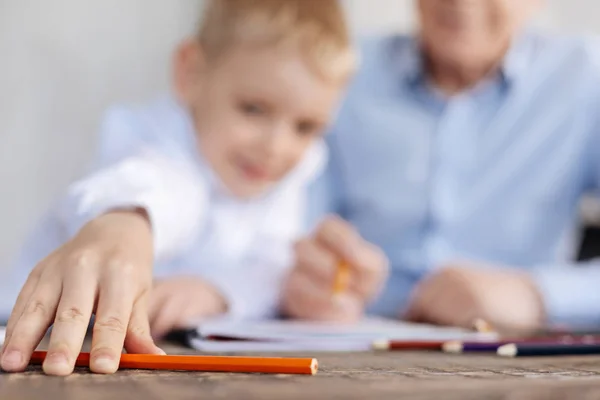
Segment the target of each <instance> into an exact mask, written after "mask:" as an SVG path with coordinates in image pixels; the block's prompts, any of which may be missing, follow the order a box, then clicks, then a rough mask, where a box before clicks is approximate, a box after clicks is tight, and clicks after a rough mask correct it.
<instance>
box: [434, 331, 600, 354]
mask: <svg viewBox="0 0 600 400" xmlns="http://www.w3.org/2000/svg"><path fill="white" fill-rule="evenodd" d="M511 343H532V344H533V343H537V344H600V337H597V336H582V337H577V336H569V335H567V336H555V337H553V336H546V337H535V336H534V337H525V338H513V339H502V340H499V341H474V342H461V341H458V340H453V341H450V342H446V343H444V344H443V345H442V350H443V351H444V352H445V353H455V354H458V353H470V352H494V351H496V350H498V348H499V347H500V346H504V345H506V344H511Z"/></svg>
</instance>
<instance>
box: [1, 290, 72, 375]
mask: <svg viewBox="0 0 600 400" xmlns="http://www.w3.org/2000/svg"><path fill="white" fill-rule="evenodd" d="M60 292H61V284H60V282H57V281H56V280H43V281H39V282H38V284H37V286H36V287H35V289H34V292H33V294H32V295H31V296H30V298H29V301H28V302H27V304H26V305H25V307H24V309H23V312H22V313H21V316H20V318H19V319H18V320H17V321H16V322H15V323H14V328H13V330H12V334H11V337H10V339H9V341H8V342H6V343H5V352H4V354H3V356H2V369H3V370H5V371H9V372H15V371H23V370H24V369H25V368H26V367H27V364H28V362H29V358H30V357H31V353H32V352H33V350H35V348H36V347H37V345H38V344H39V343H40V341H41V340H42V338H43V337H44V335H45V334H46V331H47V330H48V326H50V323H51V322H52V318H53V317H54V313H55V310H56V306H57V304H58V300H59V298H60Z"/></svg>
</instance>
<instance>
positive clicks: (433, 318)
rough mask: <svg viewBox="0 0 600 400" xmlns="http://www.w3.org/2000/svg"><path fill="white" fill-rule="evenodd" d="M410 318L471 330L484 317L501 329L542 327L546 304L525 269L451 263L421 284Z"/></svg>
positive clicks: (521, 329)
mask: <svg viewBox="0 0 600 400" xmlns="http://www.w3.org/2000/svg"><path fill="white" fill-rule="evenodd" d="M405 317H406V319H409V320H412V321H418V322H427V323H434V324H440V325H452V326H460V327H465V328H471V327H472V324H473V321H474V320H475V319H477V318H482V319H484V320H486V321H487V322H489V323H491V324H492V326H494V327H496V328H497V329H500V330H507V331H530V330H535V329H538V328H541V327H542V325H543V322H544V318H545V317H544V305H543V302H542V299H541V295H540V294H539V292H538V290H537V288H536V287H535V285H534V283H533V282H532V280H531V278H530V277H529V276H528V275H527V274H526V273H524V272H522V271H517V270H512V269H501V268H487V267H485V268H481V266H480V268H477V266H475V265H470V266H449V267H446V268H442V269H441V270H439V271H436V272H433V273H432V274H431V275H430V276H428V277H426V278H425V279H424V280H423V281H422V282H421V283H419V284H418V285H417V287H416V288H415V290H414V292H413V294H412V301H411V303H410V305H409V309H408V312H407V315H406V316H405Z"/></svg>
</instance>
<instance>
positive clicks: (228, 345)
mask: <svg viewBox="0 0 600 400" xmlns="http://www.w3.org/2000/svg"><path fill="white" fill-rule="evenodd" d="M191 345H192V347H193V348H194V349H196V350H199V351H204V352H209V353H230V352H231V353H253V352H260V353H269V352H280V353H282V352H307V351H318V352H355V351H356V352H361V351H370V350H371V349H372V346H371V344H370V343H367V342H365V341H364V340H360V341H351V340H341V341H332V340H327V341H323V342H308V341H277V342H266V341H262V342H258V341H247V340H236V341H220V340H206V339H193V340H192V341H191Z"/></svg>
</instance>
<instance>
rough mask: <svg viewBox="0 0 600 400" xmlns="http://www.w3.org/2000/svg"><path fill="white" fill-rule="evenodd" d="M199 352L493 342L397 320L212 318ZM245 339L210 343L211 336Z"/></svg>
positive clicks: (481, 336)
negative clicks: (385, 343) (389, 342)
mask: <svg viewBox="0 0 600 400" xmlns="http://www.w3.org/2000/svg"><path fill="white" fill-rule="evenodd" d="M197 333H198V335H199V336H200V338H199V339H197V340H195V341H194V342H193V346H194V347H195V348H197V349H198V350H203V351H214V352H228V351H231V352H237V351H242V352H244V351H247V352H252V351H367V350H369V349H371V346H372V344H373V342H375V341H378V340H386V339H387V340H406V341H450V340H465V341H467V340H482V339H486V340H492V339H495V338H496V337H497V335H496V334H493V333H485V334H482V333H477V332H473V331H469V330H465V329H460V328H450V327H439V326H433V325H426V324H415V323H410V322H402V321H397V320H389V319H379V318H368V319H364V320H363V321H360V322H359V323H356V324H332V323H318V322H306V321H289V320H270V321H241V320H237V321H235V320H228V319H215V320H208V321H203V322H202V323H200V324H199V325H198V327H197ZM215 336H217V337H225V338H231V339H244V340H241V341H211V340H207V339H209V338H210V337H215Z"/></svg>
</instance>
